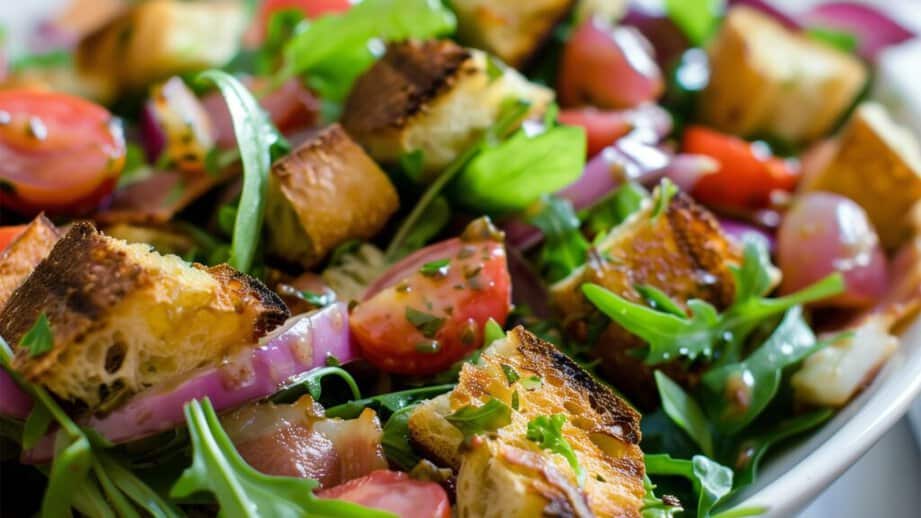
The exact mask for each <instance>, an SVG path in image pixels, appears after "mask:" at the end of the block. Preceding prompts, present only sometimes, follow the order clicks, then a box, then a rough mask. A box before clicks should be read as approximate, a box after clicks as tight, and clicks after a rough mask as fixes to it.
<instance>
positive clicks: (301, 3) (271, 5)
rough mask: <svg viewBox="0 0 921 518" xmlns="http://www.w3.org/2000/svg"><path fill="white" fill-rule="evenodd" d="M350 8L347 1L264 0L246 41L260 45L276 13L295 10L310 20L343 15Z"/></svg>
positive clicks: (350, 5)
mask: <svg viewBox="0 0 921 518" xmlns="http://www.w3.org/2000/svg"><path fill="white" fill-rule="evenodd" d="M350 7H352V4H351V3H350V2H349V0H265V1H264V2H262V7H261V8H260V9H259V16H258V18H257V22H256V23H255V24H253V27H252V28H251V29H250V34H247V40H248V41H250V42H252V43H253V44H256V45H258V44H259V43H261V42H262V40H263V39H265V34H266V31H267V30H268V27H269V20H271V19H272V15H273V14H275V13H276V12H278V11H283V10H287V9H297V10H299V11H301V12H302V13H304V16H305V17H307V18H308V19H311V20H312V19H314V18H319V17H320V16H323V15H325V14H336V13H343V12H345V11H348V10H349V8H350Z"/></svg>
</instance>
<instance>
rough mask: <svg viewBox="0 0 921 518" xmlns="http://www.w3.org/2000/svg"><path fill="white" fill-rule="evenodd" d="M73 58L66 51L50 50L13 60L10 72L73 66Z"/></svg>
mask: <svg viewBox="0 0 921 518" xmlns="http://www.w3.org/2000/svg"><path fill="white" fill-rule="evenodd" d="M73 61H74V56H73V54H72V53H71V52H69V51H66V50H52V51H50V52H44V53H40V54H28V55H25V56H21V57H19V58H16V59H14V60H13V62H12V63H10V71H11V72H13V73H14V74H15V73H18V72H22V71H24V70H28V69H33V68H58V67H65V66H70V65H72V64H73Z"/></svg>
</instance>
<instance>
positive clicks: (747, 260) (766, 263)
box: [729, 234, 776, 304]
mask: <svg viewBox="0 0 921 518" xmlns="http://www.w3.org/2000/svg"><path fill="white" fill-rule="evenodd" d="M743 239H744V242H743V246H744V248H743V260H742V265H741V266H730V267H729V268H730V270H731V271H732V277H733V281H734V282H735V287H736V293H735V300H734V302H735V303H736V304H740V303H743V302H746V301H748V300H750V299H754V298H758V297H763V296H765V295H767V294H768V292H770V291H771V288H772V287H773V286H774V278H775V276H776V275H775V270H776V269H775V268H774V265H772V264H771V253H770V251H769V250H768V247H767V245H766V244H765V243H764V241H763V239H761V238H758V237H754V236H753V235H751V234H746V235H745V237H744V238H743Z"/></svg>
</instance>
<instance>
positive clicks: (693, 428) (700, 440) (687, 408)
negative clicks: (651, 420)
mask: <svg viewBox="0 0 921 518" xmlns="http://www.w3.org/2000/svg"><path fill="white" fill-rule="evenodd" d="M655 378H656V387H657V388H658V390H659V397H660V398H661V399H662V409H663V410H664V411H665V413H666V414H668V417H670V418H671V420H672V421H673V422H674V423H675V424H677V425H678V426H679V427H680V428H681V429H682V430H684V431H685V432H687V434H688V436H690V437H691V439H693V440H694V442H696V443H697V445H698V446H699V447H700V449H701V451H703V452H704V454H705V455H707V456H713V432H712V431H711V429H710V422H709V421H707V416H706V415H705V414H704V411H703V410H702V409H701V408H700V406H699V405H698V404H697V402H696V401H694V399H693V398H692V397H691V396H689V395H688V394H687V393H686V392H685V391H684V389H682V388H681V386H680V385H678V384H677V383H675V382H674V381H672V380H671V379H669V377H668V376H666V375H665V374H664V373H662V371H656V373H655Z"/></svg>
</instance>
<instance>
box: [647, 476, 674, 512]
mask: <svg viewBox="0 0 921 518" xmlns="http://www.w3.org/2000/svg"><path fill="white" fill-rule="evenodd" d="M643 487H644V489H646V494H645V495H643V508H642V509H640V514H641V515H642V517H643V518H673V517H674V516H675V514H676V513H680V512H682V511H684V508H682V507H681V502H679V501H677V499H676V498H674V497H668V496H666V497H664V498H659V497H657V496H656V494H655V489H656V485H655V484H653V483H652V481H651V480H649V475H645V476H644V477H643Z"/></svg>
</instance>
